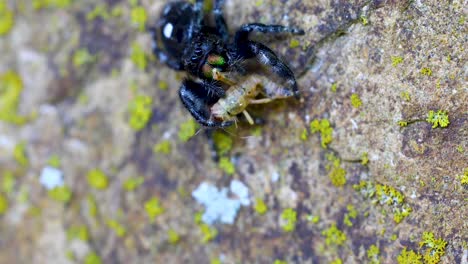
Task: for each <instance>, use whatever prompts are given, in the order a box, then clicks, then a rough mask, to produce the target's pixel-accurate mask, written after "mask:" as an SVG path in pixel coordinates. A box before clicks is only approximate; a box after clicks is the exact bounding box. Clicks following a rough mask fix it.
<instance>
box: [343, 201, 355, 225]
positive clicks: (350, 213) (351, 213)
mask: <svg viewBox="0 0 468 264" xmlns="http://www.w3.org/2000/svg"><path fill="white" fill-rule="evenodd" d="M346 209H348V212H347V213H346V214H345V215H344V219H343V223H344V224H345V225H347V226H353V222H351V219H355V218H356V217H357V215H358V212H357V210H356V209H355V208H354V205H352V204H348V205H347V206H346Z"/></svg>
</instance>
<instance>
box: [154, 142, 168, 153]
mask: <svg viewBox="0 0 468 264" xmlns="http://www.w3.org/2000/svg"><path fill="white" fill-rule="evenodd" d="M171 149H172V147H171V142H170V141H169V140H163V141H161V142H159V143H158V144H156V145H154V147H153V152H154V153H159V154H166V155H167V154H169V153H171Z"/></svg>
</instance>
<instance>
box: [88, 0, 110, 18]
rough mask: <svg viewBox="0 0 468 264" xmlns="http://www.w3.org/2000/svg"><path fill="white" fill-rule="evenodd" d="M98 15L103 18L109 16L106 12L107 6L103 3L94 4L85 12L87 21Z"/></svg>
mask: <svg viewBox="0 0 468 264" xmlns="http://www.w3.org/2000/svg"><path fill="white" fill-rule="evenodd" d="M98 17H100V18H102V19H103V20H106V19H108V18H110V14H109V12H107V6H106V5H105V4H98V5H96V6H95V7H94V9H93V10H92V11H91V12H88V13H87V14H86V20H88V21H92V20H94V19H96V18H98Z"/></svg>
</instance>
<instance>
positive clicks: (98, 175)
mask: <svg viewBox="0 0 468 264" xmlns="http://www.w3.org/2000/svg"><path fill="white" fill-rule="evenodd" d="M86 179H87V180H88V184H89V185H90V186H91V187H93V188H95V189H97V190H104V189H106V188H107V186H108V185H109V179H108V178H107V176H106V174H104V172H102V171H101V170H99V169H93V170H90V171H89V172H88V174H87V175H86Z"/></svg>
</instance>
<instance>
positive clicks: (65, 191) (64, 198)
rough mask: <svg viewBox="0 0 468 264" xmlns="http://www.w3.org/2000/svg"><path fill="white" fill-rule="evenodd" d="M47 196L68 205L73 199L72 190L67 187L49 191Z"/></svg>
mask: <svg viewBox="0 0 468 264" xmlns="http://www.w3.org/2000/svg"><path fill="white" fill-rule="evenodd" d="M47 194H48V195H49V197H50V198H51V199H54V200H56V201H58V202H62V203H67V202H68V201H70V199H71V197H72V190H71V189H70V187H68V186H66V185H64V186H57V187H55V188H53V189H51V190H49V191H48V192H47Z"/></svg>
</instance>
